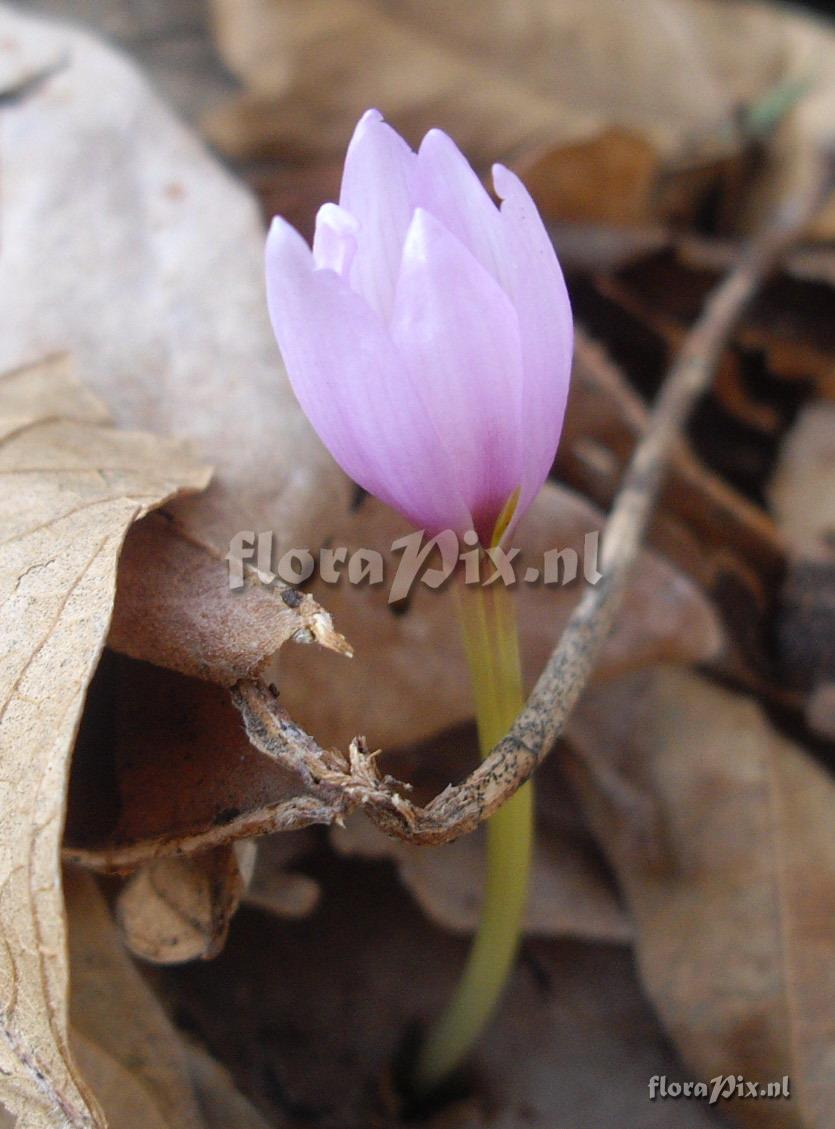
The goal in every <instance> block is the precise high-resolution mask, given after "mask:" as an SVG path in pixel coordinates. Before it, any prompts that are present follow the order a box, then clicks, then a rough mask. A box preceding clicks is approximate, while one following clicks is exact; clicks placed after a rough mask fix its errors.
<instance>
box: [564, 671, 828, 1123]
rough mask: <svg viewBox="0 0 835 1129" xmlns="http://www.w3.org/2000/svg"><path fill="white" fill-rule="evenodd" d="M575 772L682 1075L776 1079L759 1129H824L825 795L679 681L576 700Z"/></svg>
mask: <svg viewBox="0 0 835 1129" xmlns="http://www.w3.org/2000/svg"><path fill="white" fill-rule="evenodd" d="M570 739H571V741H572V743H573V744H574V746H575V748H576V749H577V750H578V754H579V755H578V757H577V758H576V760H572V761H571V762H569V763H570V764H571V765H573V771H572V776H573V777H574V779H575V782H576V783H577V785H578V787H579V790H580V795H581V798H582V801H583V804H584V807H585V810H586V812H587V814H588V816H589V819H590V822H591V824H592V827H593V828H594V831H595V833H596V835H597V837H598V840H599V842H600V843H601V845H602V846H603V848H604V850H605V851H606V853H607V855H608V857H609V860H610V862H611V864H612V866H613V868H614V870H615V873H616V875H617V878H618V880H619V882H620V885H621V888H622V889H623V891H624V894H625V896H626V898H627V902H628V904H629V906H630V910H631V913H632V915H633V917H634V921H635V927H636V931H637V952H638V960H639V964H640V969H641V975H642V978H643V981H644V984H645V985H646V988H647V991H648V992H649V995H650V998H651V999H652V1001H653V1003H654V1005H655V1007H656V1009H657V1011H658V1013H659V1015H660V1016H661V1018H662V1021H663V1022H664V1024H665V1026H666V1028H667V1030H668V1031H669V1032H670V1034H671V1035H672V1037H673V1038H674V1040H675V1042H676V1044H677V1046H678V1048H679V1050H680V1051H681V1053H682V1055H683V1057H684V1059H685V1061H686V1063H687V1066H688V1070H689V1072H690V1076H691V1077H693V1078H705V1079H707V1078H711V1077H713V1076H715V1075H717V1074H742V1075H743V1076H744V1077H745V1078H748V1079H750V1080H757V1081H763V1082H764V1081H768V1080H773V1079H777V1080H779V1079H781V1078H782V1077H783V1075H788V1076H789V1077H790V1080H791V1093H792V1097H791V1100H790V1101H789V1102H786V1101H780V1102H775V1101H753V1100H748V1101H742V1100H741V1101H739V1102H737V1103H735V1104H734V1106H733V1111H734V1116H735V1118H736V1119H737V1120H738V1121H739V1122H741V1123H742V1124H745V1125H750V1126H753V1127H756V1129H770V1127H772V1126H773V1127H774V1129H789V1127H792V1126H798V1127H799V1126H801V1125H802V1126H803V1127H804V1129H817V1127H820V1129H825V1127H827V1126H829V1125H830V1124H831V1111H832V1107H833V1101H835V1095H833V1079H834V1078H835V1073H833V1070H832V1063H833V1061H835V1040H833V1027H832V1015H833V1011H835V973H834V972H833V970H835V925H834V924H833V922H835V907H833V891H835V834H833V811H835V785H833V782H832V780H831V778H830V776H829V775H828V774H827V773H826V772H825V771H824V769H823V768H822V767H821V766H820V765H819V764H818V763H816V762H815V761H814V760H812V759H811V758H810V757H809V756H808V755H807V754H806V753H805V752H804V751H803V750H801V749H800V748H798V747H797V746H796V745H794V744H793V743H792V742H791V741H789V740H787V739H786V738H785V737H783V736H781V735H780V734H779V733H777V732H776V731H775V730H774V729H773V728H772V727H771V726H770V724H769V723H768V721H767V720H766V718H765V716H764V715H763V713H762V712H761V710H760V709H759V707H758V706H757V705H756V704H755V703H754V702H753V701H751V700H750V699H747V698H744V697H742V696H740V695H737V694H734V693H731V692H730V691H728V690H725V689H720V688H719V687H717V686H714V685H712V684H711V683H709V682H707V681H706V680H704V679H702V678H700V677H698V676H696V675H694V674H691V673H687V672H684V671H677V670H673V669H659V670H658V671H654V672H643V673H641V674H639V675H636V676H633V677H631V678H628V679H625V680H623V681H622V682H620V683H619V684H617V685H614V686H611V687H607V688H601V689H599V690H596V691H592V692H590V693H589V694H588V695H587V696H586V698H585V699H584V701H583V704H582V705H581V707H580V710H579V712H578V713H577V714H576V715H575V718H574V720H573V721H572V723H571V726H570Z"/></svg>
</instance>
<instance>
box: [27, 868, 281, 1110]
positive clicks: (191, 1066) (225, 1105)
mask: <svg viewBox="0 0 835 1129" xmlns="http://www.w3.org/2000/svg"><path fill="white" fill-rule="evenodd" d="M65 888H66V892H67V906H68V914H69V941H70V962H71V973H72V974H71V982H72V998H71V1009H70V1010H71V1043H72V1046H73V1049H74V1051H75V1053H76V1055H77V1056H78V1058H79V1061H80V1062H81V1064H82V1066H83V1068H84V1070H85V1071H86V1072H87V1073H88V1074H89V1077H90V1079H91V1080H92V1081H93V1083H94V1087H95V1089H96V1092H97V1094H98V1095H99V1096H100V1098H101V1102H102V1105H103V1106H104V1112H105V1115H106V1117H107V1124H108V1129H139V1127H140V1126H141V1129H213V1127H215V1126H217V1127H218V1129H220V1126H223V1129H228V1127H229V1126H232V1125H234V1126H235V1129H266V1127H265V1125H264V1122H263V1121H262V1120H261V1118H260V1117H259V1115H258V1114H257V1113H256V1112H255V1110H254V1109H252V1107H251V1106H250V1104H249V1103H248V1102H247V1101H246V1099H245V1098H243V1097H242V1095H240V1094H239V1093H237V1092H236V1091H235V1088H234V1086H233V1084H232V1082H231V1080H230V1078H229V1076H228V1075H227V1074H226V1072H225V1070H223V1068H222V1067H221V1066H219V1065H218V1064H217V1063H216V1062H214V1061H213V1060H212V1059H211V1058H210V1057H209V1055H207V1054H206V1053H205V1052H204V1051H202V1050H200V1049H199V1048H197V1047H193V1046H191V1045H190V1044H188V1043H186V1042H185V1041H184V1040H183V1039H182V1038H181V1036H180V1035H179V1033H178V1032H177V1031H176V1030H175V1029H174V1027H173V1026H172V1024H171V1022H170V1020H169V1019H168V1017H167V1015H166V1014H165V1011H164V1010H163V1007H162V1005H161V1004H160V1003H159V1001H158V1000H157V999H156V997H155V996H154V993H153V991H152V990H151V988H150V987H149V985H148V984H147V983H146V982H145V980H144V979H143V978H142V976H141V975H140V974H139V972H138V970H137V969H136V967H135V966H134V964H133V962H132V961H131V959H130V957H129V956H128V955H127V953H126V952H125V950H124V947H123V945H122V943H121V941H120V939H119V935H118V932H117V929H116V925H115V923H114V921H113V919H112V917H111V915H110V913H109V911H108V908H107V905H106V903H105V901H104V898H103V897H102V895H101V893H100V892H99V890H98V889H97V888H96V884H95V880H94V879H93V878H92V876H90V875H88V874H84V873H83V872H80V871H72V870H70V871H68V872H67V874H66V878H65ZM222 1114H223V1115H225V1116H227V1118H228V1119H227V1120H226V1121H223V1119H222ZM27 1124H28V1123H27Z"/></svg>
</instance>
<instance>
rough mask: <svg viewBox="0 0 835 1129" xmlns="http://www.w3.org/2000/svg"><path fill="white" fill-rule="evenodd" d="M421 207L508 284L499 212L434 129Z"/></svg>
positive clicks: (422, 165) (420, 184)
mask: <svg viewBox="0 0 835 1129" xmlns="http://www.w3.org/2000/svg"><path fill="white" fill-rule="evenodd" d="M415 203H416V204H417V205H419V206H420V207H422V208H425V209H426V210H427V212H430V213H431V214H432V215H433V216H435V218H436V219H438V220H440V221H441V223H442V224H443V225H444V227H445V228H447V230H448V231H451V232H452V234H453V235H454V236H455V237H456V238H457V239H460V241H461V242H462V243H463V244H464V246H465V247H466V248H467V249H468V250H469V251H471V252H472V254H473V255H475V257H476V258H477V259H478V261H479V262H480V263H481V265H482V266H483V267H484V268H485V270H487V271H489V272H490V274H491V275H492V276H493V278H495V279H496V281H497V282H499V283H501V284H502V285H504V278H503V262H504V257H505V252H504V243H503V239H504V235H503V229H502V223H501V218H500V216H499V209H498V208H497V207H496V205H495V204H494V203H493V201H492V200H491V199H490V196H489V194H488V192H487V190H486V189H485V187H484V185H483V184H482V183H481V181H480V180H479V179H478V177H477V176H476V174H475V173H474V172H473V170H472V168H471V167H470V165H469V162H468V161H467V159H466V157H465V156H464V155H463V153H462V152H461V151H460V149H459V148H458V146H457V145H456V144H455V142H454V141H453V140H452V138H451V137H449V136H448V135H447V134H446V133H444V132H443V130H440V129H431V130H430V131H429V133H427V134H426V136H425V137H424V139H423V141H422V142H421V146H420V149H419V150H418V160H417V177H416V181H415Z"/></svg>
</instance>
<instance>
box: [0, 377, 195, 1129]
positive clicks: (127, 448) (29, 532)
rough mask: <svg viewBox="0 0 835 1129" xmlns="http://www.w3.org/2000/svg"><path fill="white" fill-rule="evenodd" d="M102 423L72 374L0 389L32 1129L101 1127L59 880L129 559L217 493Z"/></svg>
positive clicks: (21, 1056) (12, 780)
mask: <svg viewBox="0 0 835 1129" xmlns="http://www.w3.org/2000/svg"><path fill="white" fill-rule="evenodd" d="M56 409H57V410H56ZM105 418H106V412H105V409H104V408H103V406H102V405H101V404H100V403H99V402H98V401H97V400H95V399H94V398H93V397H92V396H91V395H90V394H89V393H88V392H86V391H85V390H84V389H83V388H82V387H81V386H80V385H79V383H78V382H77V380H75V378H74V377H73V376H72V375H71V374H70V373H69V372H68V370H67V367H66V362H65V361H63V360H61V359H56V360H52V361H49V362H44V363H43V364H41V365H35V366H32V367H31V368H25V369H18V370H14V371H12V372H11V373H7V374H5V375H4V376H2V377H0V491H2V494H3V506H2V519H0V594H2V604H0V609H1V610H0V626H1V627H2V638H3V643H4V647H3V654H2V662H0V712H1V714H2V736H1V737H0V740H2V754H0V756H1V757H2V764H3V778H2V781H0V809H2V812H3V820H2V828H1V829H0V911H1V912H2V918H3V922H4V940H3V946H2V956H0V998H2V1006H3V1016H4V1018H3V1024H2V1038H0V1068H2V1079H0V1093H1V1094H2V1098H3V1101H4V1102H5V1103H6V1104H7V1105H8V1106H9V1108H10V1109H12V1110H13V1111H14V1112H16V1113H17V1114H18V1115H19V1116H20V1117H22V1118H24V1119H26V1123H27V1125H28V1124H31V1125H32V1126H33V1129H34V1127H35V1126H47V1125H55V1126H57V1125H59V1124H60V1125H73V1126H94V1125H101V1124H102V1121H101V1116H100V1113H99V1111H98V1109H97V1106H96V1102H95V1098H94V1097H93V1096H92V1094H91V1093H90V1091H89V1088H88V1086H87V1085H86V1083H85V1082H84V1080H83V1079H82V1077H81V1076H80V1075H79V1073H78V1070H77V1068H76V1066H75V1064H74V1061H73V1057H72V1052H71V1049H70V1046H69V1043H68V1036H67V1013H66V1008H67V1003H66V994H67V966H66V960H65V958H64V956H63V952H64V918H63V908H62V902H61V881H60V869H59V868H60V841H61V832H62V826H63V820H64V805H65V793H66V784H67V777H68V771H69V759H70V753H71V749H72V745H73V741H74V738H75V733H76V729H77V726H78V724H79V719H80V716H81V712H82V708H83V704H84V697H85V693H86V690H87V685H88V683H89V681H90V679H91V677H92V675H93V671H94V669H95V665H96V663H97V661H98V658H99V654H100V652H101V648H102V647H103V645H104V638H105V636H106V633H107V628H108V623H109V619H110V614H111V610H112V604H113V593H114V588H115V578H116V567H117V561H118V555H119V552H120V549H121V545H122V541H123V538H124V536H125V533H126V531H127V529H128V527H129V526H130V524H131V523H132V522H133V521H135V520H136V519H137V518H139V517H141V516H142V515H143V514H144V513H146V512H147V511H148V510H150V509H151V508H153V507H154V506H158V505H160V504H161V503H163V502H164V501H166V500H167V499H170V498H173V497H174V496H175V495H176V494H178V493H180V492H182V491H184V490H190V491H196V490H201V489H203V488H204V487H205V486H206V484H207V482H208V478H209V472H208V470H207V469H206V468H205V467H203V466H201V465H200V464H199V463H198V461H197V459H196V457H195V455H194V453H193V452H192V451H191V449H190V448H188V447H187V446H186V445H185V444H183V443H182V442H179V441H176V440H172V439H160V438H157V437H154V436H149V435H144V434H140V433H120V432H117V431H115V430H113V429H112V428H110V427H108V426H106V425H105V424H104V419H105Z"/></svg>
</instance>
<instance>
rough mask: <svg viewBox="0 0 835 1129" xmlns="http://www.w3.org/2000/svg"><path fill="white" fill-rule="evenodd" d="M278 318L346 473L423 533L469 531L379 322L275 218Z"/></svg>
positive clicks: (301, 396) (297, 372)
mask: <svg viewBox="0 0 835 1129" xmlns="http://www.w3.org/2000/svg"><path fill="white" fill-rule="evenodd" d="M267 297H268V302H269V309H270V317H271V319H272V323H273V329H274V331H275V335H276V339H277V340H278V344H279V348H280V349H281V353H282V356H283V358H284V363H285V365H286V367H287V372H288V375H289V377H290V382H291V384H292V385H293V389H294V391H295V393H296V396H297V398H298V400H299V403H300V404H301V406H302V409H303V410H304V412H305V414H306V415H307V417H308V419H309V420H310V422H311V423H312V425H313V427H314V428H315V430H316V432H317V434H318V435H319V437H320V439H321V440H322V442H323V443H324V444H325V446H326V447H327V448H328V450H329V451H330V452H331V454H332V455H333V457H334V458H335V459H336V461H337V462H338V463H339V464H340V466H341V467H342V468H343V470H344V471H345V472H346V473H347V474H348V475H350V477H351V478H353V479H354V481H355V482H357V483H359V485H360V486H362V487H364V488H365V489H366V490H368V491H369V493H371V494H374V495H376V497H378V498H380V499H382V500H383V501H384V502H386V503H387V504H388V505H390V506H392V507H393V508H394V509H396V510H399V511H400V512H401V513H402V514H403V515H404V516H405V517H407V518H408V519H409V521H411V522H412V523H413V524H414V525H415V526H417V527H418V528H425V529H427V530H430V531H431V532H433V533H434V532H437V531H439V530H441V529H446V528H451V529H454V530H456V531H463V530H465V529H467V528H469V527H470V525H471V520H470V515H469V512H468V510H467V508H466V506H465V505H464V503H463V501H462V499H461V495H460V493H459V492H458V491H457V489H456V486H455V482H454V478H453V471H452V463H451V459H450V457H449V455H448V454H447V452H446V451H445V449H444V448H443V446H442V444H441V442H440V440H439V437H438V434H437V432H436V430H435V427H434V425H433V423H432V421H431V419H430V418H429V415H428V413H427V411H426V409H425V407H424V405H423V403H422V401H421V398H420V397H419V396H418V395H417V393H416V391H415V389H414V386H413V384H412V381H411V377H410V374H409V373H408V372H407V371H406V367H405V366H404V364H403V363H402V360H401V358H400V356H399V354H398V351H397V350H396V348H395V347H394V345H393V343H392V341H391V339H390V337H389V335H388V332H387V330H386V327H385V325H384V323H383V322H382V320H381V318H380V317H379V315H378V314H377V313H376V312H375V311H374V310H372V309H371V307H370V306H369V305H368V303H367V302H366V301H365V300H364V299H363V298H361V297H360V296H359V295H358V294H355V293H354V292H353V291H352V290H351V289H350V288H349V287H348V286H347V284H346V283H345V282H344V281H343V279H341V278H340V277H339V276H338V275H337V274H336V273H334V272H333V271H331V270H316V269H315V268H314V262H313V256H312V254H311V251H310V249H309V247H308V246H307V244H306V243H305V241H304V240H303V239H302V237H301V236H300V235H299V234H298V233H297V232H296V231H294V230H293V228H292V227H290V225H289V224H287V223H285V221H284V220H281V219H275V220H274V221H273V224H272V227H271V228H270V234H269V237H268V240H267Z"/></svg>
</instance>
